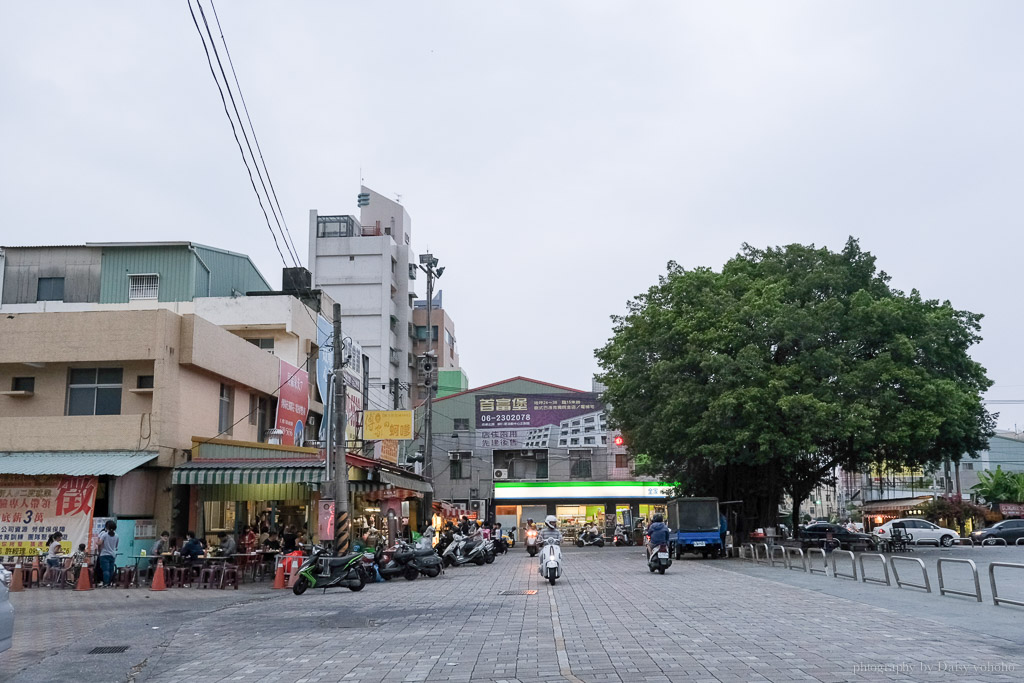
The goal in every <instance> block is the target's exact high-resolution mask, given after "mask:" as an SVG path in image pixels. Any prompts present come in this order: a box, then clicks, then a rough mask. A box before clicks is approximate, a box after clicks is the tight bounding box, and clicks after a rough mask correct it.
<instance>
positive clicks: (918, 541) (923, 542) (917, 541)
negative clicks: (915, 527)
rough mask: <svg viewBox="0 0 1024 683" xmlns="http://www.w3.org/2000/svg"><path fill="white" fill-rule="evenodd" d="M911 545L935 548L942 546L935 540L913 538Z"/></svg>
mask: <svg viewBox="0 0 1024 683" xmlns="http://www.w3.org/2000/svg"><path fill="white" fill-rule="evenodd" d="M911 543H912V544H913V545H934V546H935V547H936V548H938V547H939V546H941V545H942V543H941V542H940V541H939V539H937V538H915V539H914V540H913V541H911Z"/></svg>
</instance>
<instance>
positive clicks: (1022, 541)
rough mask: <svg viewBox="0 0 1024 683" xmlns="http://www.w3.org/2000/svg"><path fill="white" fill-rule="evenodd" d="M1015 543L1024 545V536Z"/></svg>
mask: <svg viewBox="0 0 1024 683" xmlns="http://www.w3.org/2000/svg"><path fill="white" fill-rule="evenodd" d="M1014 545H1024V536H1021V537H1020V538H1018V539H1017V542H1016V543H1014Z"/></svg>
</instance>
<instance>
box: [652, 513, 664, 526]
mask: <svg viewBox="0 0 1024 683" xmlns="http://www.w3.org/2000/svg"><path fill="white" fill-rule="evenodd" d="M651 521H652V522H654V523H655V524H657V523H658V522H664V521H665V518H664V517H662V516H661V515H654V518H653V519H652V520H651Z"/></svg>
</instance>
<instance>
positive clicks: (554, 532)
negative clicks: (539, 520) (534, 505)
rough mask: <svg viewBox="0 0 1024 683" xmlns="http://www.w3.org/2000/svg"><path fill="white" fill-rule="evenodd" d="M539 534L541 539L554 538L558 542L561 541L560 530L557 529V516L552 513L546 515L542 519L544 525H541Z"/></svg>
mask: <svg viewBox="0 0 1024 683" xmlns="http://www.w3.org/2000/svg"><path fill="white" fill-rule="evenodd" d="M539 536H540V537H541V539H542V540H547V539H549V538H554V539H556V540H557V541H558V542H559V543H561V542H562V532H561V531H560V530H559V529H558V518H557V517H555V516H554V515H548V516H547V517H546V518H545V519H544V526H542V527H541V529H540V533H539Z"/></svg>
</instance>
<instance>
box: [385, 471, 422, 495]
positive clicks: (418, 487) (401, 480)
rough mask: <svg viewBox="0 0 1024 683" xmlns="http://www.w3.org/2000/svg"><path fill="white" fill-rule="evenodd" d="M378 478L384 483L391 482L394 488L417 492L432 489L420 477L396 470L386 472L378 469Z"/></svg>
mask: <svg viewBox="0 0 1024 683" xmlns="http://www.w3.org/2000/svg"><path fill="white" fill-rule="evenodd" d="M377 474H378V475H380V480H381V481H382V482H384V483H385V484H391V485H392V486H394V487H395V488H400V489H408V490H410V491H416V492H417V493H430V492H431V491H433V489H432V488H430V484H428V483H427V482H425V481H422V480H420V479H414V478H413V477H407V476H405V475H404V474H398V473H396V472H388V471H387V470H380V471H379V472H378V473H377Z"/></svg>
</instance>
